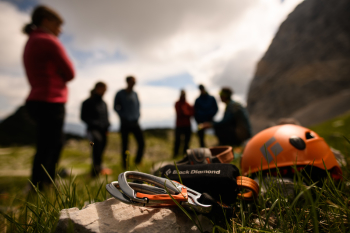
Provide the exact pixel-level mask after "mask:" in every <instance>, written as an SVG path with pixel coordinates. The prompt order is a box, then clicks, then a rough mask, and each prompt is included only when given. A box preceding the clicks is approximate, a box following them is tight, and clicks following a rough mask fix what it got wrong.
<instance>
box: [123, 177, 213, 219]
mask: <svg viewBox="0 0 350 233" xmlns="http://www.w3.org/2000/svg"><path fill="white" fill-rule="evenodd" d="M127 179H135V180H141V181H146V182H148V183H151V184H153V185H155V186H157V187H160V188H162V189H163V187H164V185H165V187H166V188H167V190H168V192H169V193H170V194H171V197H172V198H173V199H175V200H176V201H178V202H179V203H180V204H181V205H183V206H185V207H193V208H194V209H195V210H196V211H198V212H200V213H209V212H210V211H211V208H212V205H206V204H202V203H200V202H199V201H198V199H199V198H200V197H201V195H202V194H201V193H199V192H197V191H195V190H193V189H190V188H188V187H186V186H185V185H182V184H180V183H177V182H176V181H173V180H168V179H165V178H162V177H157V176H153V175H150V174H146V173H142V172H134V171H128V172H124V173H121V174H119V177H118V180H119V186H120V189H121V190H122V191H123V193H124V194H125V195H126V196H128V197H129V198H130V199H131V200H132V201H134V202H140V203H149V204H152V203H154V204H157V203H158V204H161V203H162V204H169V205H175V203H174V202H173V200H172V198H171V197H170V196H169V195H168V194H166V195H165V194H157V195H149V194H145V193H143V192H137V190H134V189H133V188H132V187H130V186H129V184H133V183H128V182H127ZM151 187H152V186H151ZM163 190H164V189H163ZM135 191H136V192H135ZM164 191H165V190H164ZM171 191H172V192H173V193H171Z"/></svg>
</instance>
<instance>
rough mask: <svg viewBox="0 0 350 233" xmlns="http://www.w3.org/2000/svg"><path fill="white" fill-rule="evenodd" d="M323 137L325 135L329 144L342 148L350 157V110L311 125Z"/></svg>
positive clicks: (338, 148)
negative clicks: (349, 141)
mask: <svg viewBox="0 0 350 233" xmlns="http://www.w3.org/2000/svg"><path fill="white" fill-rule="evenodd" d="M310 129H312V130H314V131H315V132H316V133H318V134H319V135H320V136H321V137H323V138H324V139H325V140H326V142H327V143H328V145H329V146H331V147H334V148H335V149H337V150H340V151H341V152H342V153H343V154H345V155H347V158H350V147H349V143H348V142H347V140H346V139H345V138H344V137H346V138H347V139H349V140H350V112H348V113H346V114H344V115H341V116H339V117H336V118H333V119H331V120H328V121H326V122H323V123H321V124H318V125H315V126H311V127H310Z"/></svg>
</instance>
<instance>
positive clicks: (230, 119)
mask: <svg viewBox="0 0 350 233" xmlns="http://www.w3.org/2000/svg"><path fill="white" fill-rule="evenodd" d="M213 124H214V128H215V129H217V128H223V129H225V130H227V131H231V130H232V134H235V138H236V139H237V140H238V141H239V142H242V141H244V140H246V139H248V138H250V137H251V136H252V129H251V125H250V121H249V116H248V112H247V110H246V108H244V107H243V106H242V105H241V104H240V103H238V102H235V101H233V100H230V101H229V102H228V104H227V106H226V109H225V113H224V117H223V118H222V120H221V121H218V122H213Z"/></svg>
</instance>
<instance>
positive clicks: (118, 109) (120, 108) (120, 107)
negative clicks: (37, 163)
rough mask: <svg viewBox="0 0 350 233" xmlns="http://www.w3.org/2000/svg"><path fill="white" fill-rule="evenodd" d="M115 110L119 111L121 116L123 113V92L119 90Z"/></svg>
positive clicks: (115, 99)
mask: <svg viewBox="0 0 350 233" xmlns="http://www.w3.org/2000/svg"><path fill="white" fill-rule="evenodd" d="M114 110H115V111H116V112H117V113H118V115H119V117H121V115H122V101H121V94H120V92H118V93H117V94H116V95H115V98H114Z"/></svg>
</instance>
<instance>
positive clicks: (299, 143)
mask: <svg viewBox="0 0 350 233" xmlns="http://www.w3.org/2000/svg"><path fill="white" fill-rule="evenodd" d="M289 142H290V144H292V146H294V147H295V148H297V149H298V150H304V149H305V148H306V144H305V142H304V140H303V139H301V138H300V137H298V136H291V137H290V138H289Z"/></svg>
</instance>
